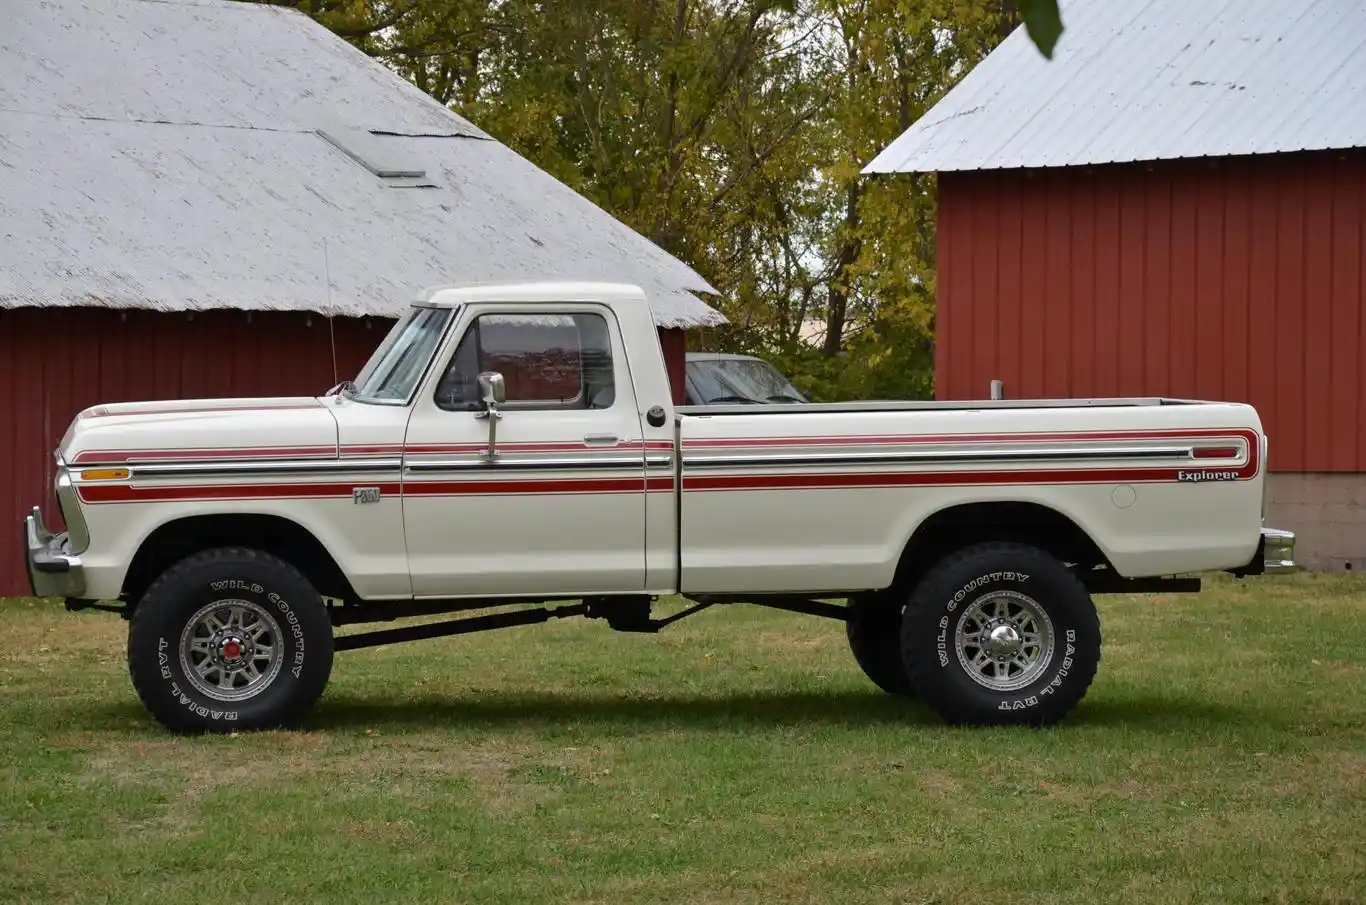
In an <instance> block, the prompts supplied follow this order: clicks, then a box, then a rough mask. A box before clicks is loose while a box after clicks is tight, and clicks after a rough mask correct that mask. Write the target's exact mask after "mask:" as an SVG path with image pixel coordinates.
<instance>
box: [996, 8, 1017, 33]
mask: <svg viewBox="0 0 1366 905" xmlns="http://www.w3.org/2000/svg"><path fill="white" fill-rule="evenodd" d="M1019 24H1020V10H1019V7H1018V6H1017V5H1016V0H1001V20H1000V23H999V24H998V25H997V26H996V31H997V34H999V35H1000V36H1001V40H1002V41H1004V40H1005V39H1006V38H1008V37H1009V36H1010V33H1011V32H1012V31H1014V30H1015V26H1017V25H1019Z"/></svg>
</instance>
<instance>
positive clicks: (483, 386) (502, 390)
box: [478, 371, 508, 408]
mask: <svg viewBox="0 0 1366 905" xmlns="http://www.w3.org/2000/svg"><path fill="white" fill-rule="evenodd" d="M478 380H479V398H480V399H481V400H482V401H483V403H484V405H486V406H488V407H490V408H492V407H493V406H495V405H502V404H503V403H504V402H507V398H508V394H507V387H506V386H505V385H504V383H503V375H502V374H499V373H498V372H497V371H484V372H483V373H481V374H480V375H479V378H478Z"/></svg>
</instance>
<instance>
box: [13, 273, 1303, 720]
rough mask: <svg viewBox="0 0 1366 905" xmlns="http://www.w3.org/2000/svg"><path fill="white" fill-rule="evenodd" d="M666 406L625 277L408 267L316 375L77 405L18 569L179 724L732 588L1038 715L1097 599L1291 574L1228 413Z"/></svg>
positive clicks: (280, 709)
mask: <svg viewBox="0 0 1366 905" xmlns="http://www.w3.org/2000/svg"><path fill="white" fill-rule="evenodd" d="M670 399H671V393H670V384H669V378H668V375H667V373H666V369H665V363H664V359H663V355H662V352H661V347H660V344H659V340H658V336H657V334H656V332H655V327H654V323H653V320H652V317H651V314H650V309H649V305H648V300H647V298H646V296H645V294H644V293H643V292H642V291H641V290H639V289H638V288H635V287H631V286H625V285H617V284H604V283H587V282H541V283H526V284H510V285H493V286H490V285H483V286H450V287H442V288H436V289H432V290H429V291H426V292H424V293H422V294H421V295H420V296H419V297H418V298H417V299H416V300H415V302H414V304H413V305H412V306H411V308H410V310H409V311H408V312H407V314H406V315H405V316H404V317H403V318H401V319H400V320H399V322H398V323H397V324H396V325H395V326H394V327H393V329H392V330H391V332H389V333H388V335H387V336H386V337H385V338H384V339H383V341H382V342H381V344H380V345H379V347H378V348H377V349H376V351H375V353H374V355H373V357H372V358H371V359H370V361H369V362H368V363H367V364H366V366H365V367H364V369H363V370H362V371H361V373H360V374H359V375H358V376H357V377H356V378H355V380H354V381H348V382H346V383H345V384H343V385H341V386H339V387H337V388H334V390H333V391H332V392H330V393H328V394H326V395H323V396H320V397H301V398H279V399H273V398H263V399H226V400H191V401H160V402H147V403H121V404H109V405H99V406H95V407H93V408H90V409H87V410H85V411H82V412H80V413H79V415H78V416H77V417H76V418H75V419H74V421H73V422H72V423H71V425H70V426H69V428H68V429H67V431H66V432H65V435H64V436H63V438H62V440H61V443H60V446H59V448H58V449H57V451H56V457H57V476H56V480H55V484H56V487H55V493H56V498H57V501H58V504H59V506H60V512H61V516H62V520H63V521H64V522H65V525H64V527H65V530H64V531H61V532H60V533H54V532H53V531H50V530H49V529H48V528H47V527H45V526H44V524H43V520H42V516H41V514H40V511H39V509H38V508H37V507H35V508H34V511H33V513H32V514H31V515H29V516H28V517H27V519H26V523H25V526H24V531H25V540H26V545H27V553H28V567H29V576H30V580H31V583H32V586H33V592H34V594H35V595H36V596H40V597H63V598H66V606H67V607H68V608H69V609H71V610H77V609H82V608H87V607H99V608H103V609H112V610H115V611H117V612H120V613H121V614H122V615H123V616H124V617H125V618H127V619H128V620H129V622H130V625H129V634H128V667H129V672H130V674H131V679H132V684H133V687H134V688H135V689H136V691H137V693H138V695H139V697H140V698H141V700H142V702H143V704H144V705H145V707H146V708H147V710H148V711H149V712H150V713H151V714H152V715H153V717H154V718H155V719H157V720H158V721H159V722H160V723H162V724H163V725H164V726H165V727H167V728H168V729H169V730H172V731H182V732H199V731H215V730H216V731H222V730H233V729H259V728H266V727H281V726H291V725H298V724H300V723H302V722H304V721H305V720H306V717H307V714H308V713H309V712H310V711H311V709H312V708H313V706H314V705H315V703H316V701H317V700H318V698H319V697H320V696H321V694H322V693H323V691H324V687H325V685H326V684H327V681H328V679H329V676H330V673H331V670H332V665H333V654H334V652H336V651H342V650H350V649H354V648H359V647H365V646H370V645H376V644H390V643H395V642H399V641H407V640H416V639H422V638H434V637H438V636H445V635H455V634H462V633H466V632H473V631H484V630H490V629H497V628H504V627H509V626H515V625H527V624H532V623H537V622H544V621H546V620H548V619H551V618H557V617H563V616H582V617H588V618H594V619H601V620H603V621H605V622H606V624H607V625H608V626H610V627H611V628H613V629H616V630H619V631H627V632H653V631H657V630H659V629H660V628H662V627H663V626H665V625H667V624H669V623H671V622H673V621H675V620H677V619H679V618H682V617H684V616H688V615H690V614H692V613H695V612H697V611H699V610H701V609H704V608H707V607H714V606H718V605H733V604H742V603H743V604H754V605H760V606H768V607H776V608H779V609H785V610H793V611H797V612H800V613H807V614H811V615H815V616H823V617H829V618H833V619H836V620H839V621H842V622H844V623H845V627H846V633H847V636H848V641H849V645H850V648H851V650H852V654H853V658H854V660H855V661H856V662H857V663H858V665H859V666H860V667H861V668H862V670H863V671H864V672H865V673H866V674H867V676H868V677H869V678H870V679H871V680H872V681H873V682H874V683H876V685H877V686H879V687H880V688H882V689H883V690H885V691H886V692H888V693H890V694H894V695H902V696H907V697H915V698H918V699H920V700H921V701H923V702H924V703H925V704H926V705H927V706H928V707H929V708H931V709H932V711H933V712H935V713H937V714H938V715H939V716H940V717H941V718H942V719H943V720H944V721H946V722H950V723H956V724H970V725H1000V724H1024V725H1033V726H1038V725H1044V724H1048V723H1052V722H1055V721H1057V720H1059V719H1061V718H1062V717H1064V716H1065V715H1066V714H1067V713H1068V712H1069V711H1070V710H1072V708H1073V707H1074V706H1075V705H1076V704H1077V703H1078V702H1079V701H1080V700H1081V699H1082V697H1083V696H1084V694H1085V693H1086V691H1087V688H1088V686H1089V684H1090V683H1091V681H1092V678H1093V676H1094V674H1095V672H1096V669H1097V666H1098V664H1099V661H1100V654H1101V633H1100V627H1099V623H1098V618H1097V614H1096V609H1095V607H1094V605H1093V602H1092V596H1093V595H1095V594H1102V593H1115V592H1140V593H1141V592H1157V591H1192V590H1197V589H1198V587H1199V582H1200V579H1199V577H1198V573H1202V572H1216V571H1227V572H1232V573H1234V574H1236V575H1240V576H1243V575H1258V574H1266V573H1276V572H1284V571H1289V570H1291V569H1293V568H1294V536H1293V535H1292V534H1290V533H1288V532H1283V531H1276V530H1273V529H1268V528H1265V527H1264V526H1263V513H1264V505H1265V486H1266V464H1267V440H1266V436H1265V435H1264V433H1263V432H1262V428H1261V424H1260V421H1259V419H1258V417H1257V413H1256V412H1255V411H1254V410H1253V409H1252V408H1250V407H1249V406H1247V405H1241V404H1230V403H1220V402H1198V401H1187V400H1176V399H1087V400H1033V401H982V402H961V403H960V402H910V403H843V404H833V405H821V404H816V405H810V404H807V405H802V404H773V405H762V406H756V405H743V404H741V405H716V406H706V407H687V406H684V407H677V408H675V407H674V406H672V405H671V403H670ZM1193 575H1194V576H1196V577H1192V576H1193ZM666 596H670V597H672V596H681V597H682V598H684V599H685V602H684V603H683V604H681V605H683V606H685V607H686V608H685V609H682V610H681V611H680V612H675V613H673V614H672V615H670V616H667V617H659V616H657V615H656V612H657V609H658V608H657V607H655V606H654V604H655V603H656V602H657V601H658V600H659V599H660V598H662V597H666ZM475 611H480V612H478V613H476V612H475ZM462 613H463V615H458V614H462ZM439 615H455V616H456V618H451V619H445V620H443V621H431V620H430V619H428V620H426V621H420V622H418V623H417V624H412V623H409V624H405V625H400V626H398V627H391V628H377V629H367V630H364V631H362V632H360V633H351V634H337V635H334V628H335V627H337V626H343V625H349V624H353V623H363V622H370V623H373V622H385V621H393V620H396V619H400V618H403V619H407V618H409V617H431V616H439Z"/></svg>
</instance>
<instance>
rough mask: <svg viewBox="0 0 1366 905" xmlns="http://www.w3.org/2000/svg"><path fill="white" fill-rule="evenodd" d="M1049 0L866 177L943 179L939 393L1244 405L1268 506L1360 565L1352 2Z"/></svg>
mask: <svg viewBox="0 0 1366 905" xmlns="http://www.w3.org/2000/svg"><path fill="white" fill-rule="evenodd" d="M1062 13H1063V21H1064V23H1065V26H1066V31H1065V32H1064V34H1063V37H1062V39H1061V41H1060V43H1059V45H1058V48H1057V51H1056V54H1055V57H1054V59H1053V60H1052V61H1048V60H1045V59H1044V58H1043V57H1042V56H1041V55H1040V54H1039V53H1038V51H1037V50H1036V49H1035V48H1034V46H1033V45H1032V44H1031V43H1030V42H1029V41H1028V38H1027V36H1026V35H1025V34H1024V32H1023V29H1018V30H1017V31H1016V32H1015V33H1014V34H1012V35H1011V36H1010V37H1009V38H1007V39H1006V40H1005V41H1004V42H1003V43H1002V44H1001V45H1000V47H998V48H997V49H996V50H995V51H994V52H993V53H991V54H990V55H989V56H988V57H987V58H986V59H985V60H984V61H983V62H982V63H981V64H979V65H978V66H977V67H976V68H975V69H973V70H972V71H971V72H970V73H969V74H968V75H967V76H966V77H965V78H964V79H963V80H962V81H961V82H960V83H959V84H958V85H957V86H956V87H955V88H954V89H953V90H952V91H950V92H949V93H948V94H947V95H946V96H945V97H944V98H943V100H942V101H941V102H940V103H939V104H938V105H936V106H935V107H934V108H933V109H931V110H930V111H929V112H928V113H927V114H926V115H925V116H924V117H923V118H922V119H921V120H920V121H919V122H917V123H915V124H914V125H913V126H912V127H911V128H910V129H908V130H907V131H906V132H905V133H904V134H903V135H901V136H900V137H899V138H898V139H897V140H896V142H895V143H893V144H892V145H891V146H890V147H888V148H887V149H886V150H885V151H884V152H883V153H882V154H880V155H879V156H878V157H877V158H876V160H874V161H873V162H872V163H871V164H870V165H869V166H868V168H867V170H866V172H868V173H897V172H901V173H912V172H913V173H935V174H937V177H936V178H937V185H938V204H939V208H938V258H937V260H938V264H937V267H938V281H937V282H938V285H937V290H938V314H937V330H938V337H937V348H936V360H935V378H936V387H937V389H936V392H937V395H938V396H939V397H940V398H944V399H970V398H980V397H983V396H986V395H987V394H988V392H989V387H990V385H991V381H992V380H1001V381H1002V382H1003V390H1004V395H1005V396H1007V397H1078V396H1117V395H1133V396H1158V395H1162V396H1179V397H1187V398H1204V399H1217V400H1231V401H1243V402H1249V403H1252V404H1253V405H1255V406H1256V407H1257V409H1258V411H1259V413H1260V414H1261V417H1262V419H1263V422H1264V424H1265V427H1266V430H1267V433H1268V435H1269V437H1270V449H1271V455H1270V462H1271V468H1272V471H1273V474H1272V477H1271V482H1270V493H1269V498H1270V510H1271V512H1270V520H1271V522H1272V523H1274V524H1277V525H1284V526H1285V527H1287V528H1291V529H1293V530H1295V531H1296V532H1297V533H1298V534H1299V546H1298V552H1299V554H1300V558H1302V559H1303V560H1304V561H1305V562H1306V563H1307V564H1309V565H1310V566H1311V567H1317V568H1325V569H1353V568H1356V569H1361V568H1363V567H1366V151H1363V150H1362V149H1363V148H1366V78H1363V76H1366V43H1363V40H1364V38H1363V36H1366V7H1363V5H1362V4H1361V3H1359V2H1355V0H1303V2H1298V3H1280V2H1272V0H1245V2H1239V3H1217V4H1216V3H1195V4H1192V3H1189V2H1186V0H1122V2H1121V0H1099V2H1097V0H1091V2H1085V3H1082V2H1070V3H1064V4H1063V7H1062Z"/></svg>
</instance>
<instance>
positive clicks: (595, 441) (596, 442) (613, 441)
mask: <svg viewBox="0 0 1366 905" xmlns="http://www.w3.org/2000/svg"><path fill="white" fill-rule="evenodd" d="M583 442H584V443H586V444H588V445H589V446H616V445H617V443H618V442H619V441H618V439H617V435H616V434H588V435H587V436H585V437H584V438H583Z"/></svg>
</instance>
